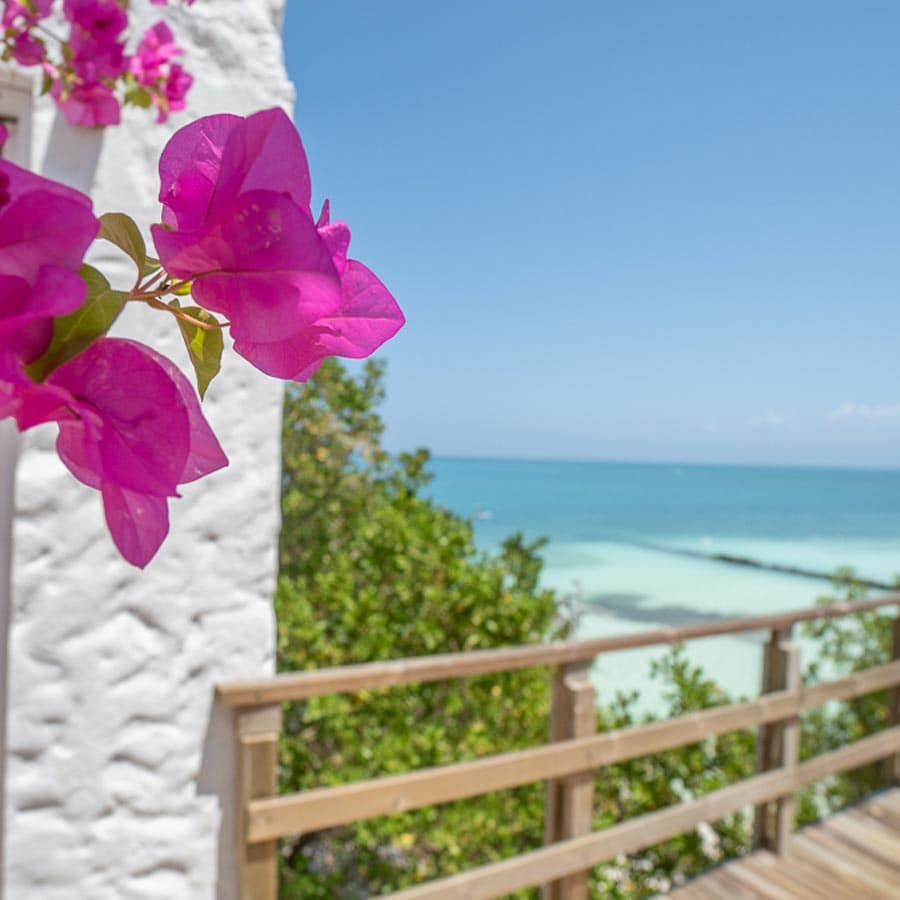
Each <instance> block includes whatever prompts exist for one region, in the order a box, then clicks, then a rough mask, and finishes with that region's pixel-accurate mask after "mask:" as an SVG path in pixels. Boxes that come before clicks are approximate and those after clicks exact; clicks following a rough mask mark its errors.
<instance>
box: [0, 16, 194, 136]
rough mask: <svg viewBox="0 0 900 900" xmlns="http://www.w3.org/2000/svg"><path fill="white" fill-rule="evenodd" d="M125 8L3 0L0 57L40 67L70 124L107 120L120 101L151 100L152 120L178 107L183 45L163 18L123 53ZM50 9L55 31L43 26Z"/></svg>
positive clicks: (183, 88) (187, 81) (187, 79)
mask: <svg viewBox="0 0 900 900" xmlns="http://www.w3.org/2000/svg"><path fill="white" fill-rule="evenodd" d="M154 5H164V4H159V3H154ZM127 6H128V4H127V2H124V0H63V2H62V4H61V5H59V4H56V5H55V4H54V2H53V0H3V15H2V25H3V29H4V32H3V39H4V50H3V57H4V59H13V60H15V61H16V62H17V63H19V64H20V65H22V66H40V67H41V68H42V70H43V73H44V89H45V91H47V92H49V94H50V96H51V97H52V98H53V99H54V100H55V101H56V103H57V105H58V106H59V108H60V109H61V110H62V111H63V113H64V114H65V116H66V119H67V121H68V122H69V124H71V125H81V126H84V127H98V126H105V125H115V124H117V123H118V121H119V116H120V109H121V105H122V103H131V104H134V105H137V106H144V107H151V106H152V107H154V108H155V109H156V111H157V121H165V119H166V118H167V117H168V115H169V113H170V112H173V111H176V110H180V109H184V105H185V97H186V95H187V92H188V90H189V89H190V86H191V83H192V81H193V78H192V76H191V75H190V74H189V73H188V72H186V71H185V69H184V68H183V67H182V66H181V64H180V63H179V62H176V61H175V59H176V57H178V56H180V55H181V54H182V53H183V50H182V48H180V47H179V46H178V45H177V44H176V42H175V37H174V35H173V34H172V31H171V29H170V28H169V26H168V25H167V24H166V23H165V22H157V23H156V24H155V25H153V26H152V27H151V28H149V29H147V30H146V31H145V32H144V34H143V35H142V36H141V37H140V39H139V41H138V43H137V45H136V47H135V50H134V52H133V53H130V54H129V53H128V52H127V44H126V36H127V29H128V21H129V20H128V12H127ZM56 13H58V14H60V15H61V16H62V17H63V18H64V19H65V21H66V23H67V25H68V34H66V35H65V36H62V37H59V36H57V35H56V33H55V31H54V30H53V29H52V28H51V26H50V25H49V24H48V22H49V21H51V16H54V14H56ZM52 21H54V23H55V18H54V19H53V20H52Z"/></svg>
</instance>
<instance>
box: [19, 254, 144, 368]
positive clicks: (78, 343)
mask: <svg viewBox="0 0 900 900" xmlns="http://www.w3.org/2000/svg"><path fill="white" fill-rule="evenodd" d="M79 275H81V277H82V279H83V280H84V281H85V283H86V284H87V287H88V292H87V298H86V299H85V301H84V304H83V305H82V306H80V307H79V308H78V309H76V310H75V312H73V313H69V315H67V316H60V317H59V318H58V319H54V320H53V339H52V340H51V341H50V346H49V347H48V348H47V350H46V351H45V353H44V355H43V356H42V357H40V359H38V360H36V361H35V362H33V363H32V364H31V365H30V366H28V374H29V375H31V377H32V378H34V379H35V380H36V381H43V380H44V379H45V378H46V377H47V376H48V375H49V374H50V373H51V372H52V371H53V370H54V369H55V368H57V367H58V366H61V365H62V364H63V363H64V362H66V360H69V359H71V358H72V357H73V356H76V355H77V354H79V353H81V351H82V350H84V349H85V348H87V347H89V346H90V345H91V344H93V343H94V341H95V340H97V338H99V337H102V336H103V335H104V334H106V333H107V332H108V331H109V329H110V326H111V325H112V323H113V322H115V320H116V318H117V317H118V315H119V313H120V312H122V308H123V307H124V306H125V301H126V300H127V298H128V295H127V294H126V293H125V292H124V291H114V290H112V289H111V288H110V286H109V282H108V281H107V280H106V278H105V277H104V276H103V274H102V273H101V272H98V271H97V270H96V269H95V268H94V267H93V266H88V265H84V266H82V267H81V271H80V272H79Z"/></svg>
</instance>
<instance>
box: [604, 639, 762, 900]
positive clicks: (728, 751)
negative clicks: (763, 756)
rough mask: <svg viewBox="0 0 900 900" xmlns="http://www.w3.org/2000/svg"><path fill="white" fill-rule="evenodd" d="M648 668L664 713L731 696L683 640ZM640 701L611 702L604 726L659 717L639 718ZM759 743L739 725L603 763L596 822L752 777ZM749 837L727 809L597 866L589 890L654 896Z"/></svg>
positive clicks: (745, 842)
mask: <svg viewBox="0 0 900 900" xmlns="http://www.w3.org/2000/svg"><path fill="white" fill-rule="evenodd" d="M650 674H651V677H652V678H654V679H657V680H660V681H662V683H663V685H664V686H665V691H664V696H665V699H666V703H667V709H666V711H665V715H664V716H662V718H670V717H672V716H679V715H683V714H684V713H686V712H693V711H697V710H703V709H709V708H711V707H713V706H718V705H720V704H722V703H728V702H731V701H730V699H729V698H728V697H727V696H726V695H725V694H723V692H722V691H721V690H720V689H719V687H718V686H717V685H716V683H715V682H714V681H712V680H711V679H709V678H708V677H706V675H704V673H703V671H702V670H701V669H700V668H699V667H697V666H694V665H692V664H691V663H690V661H689V660H688V657H687V653H686V651H685V649H684V647H683V646H678V647H675V648H674V649H673V650H671V651H670V652H669V653H668V654H667V655H666V656H664V657H663V658H662V659H661V660H660V661H658V662H656V663H654V664H653V665H652V667H651V673H650ZM636 700H637V695H636V694H634V695H630V696H619V697H618V699H617V701H616V702H615V703H613V704H612V705H611V706H610V708H608V709H600V710H599V711H598V715H597V729H598V731H606V730H611V729H615V728H629V727H632V726H634V725H640V724H644V723H645V722H647V721H651V720H653V719H655V718H656V717H655V716H654V717H644V719H643V720H638V719H637V717H636V716H635V715H634V712H633V705H634V702H635V701H636ZM755 747H756V739H755V735H754V734H753V733H752V732H748V731H739V732H733V733H731V734H726V735H722V736H721V737H711V738H708V739H707V740H705V741H703V742H702V743H699V744H692V745H690V746H687V747H679V748H678V749H675V750H669V751H667V752H665V753H659V754H656V755H655V756H647V757H642V758H641V759H634V760H629V761H627V762H623V763H618V764H616V765H613V766H608V767H606V768H604V769H601V770H600V772H599V773H598V776H597V779H596V787H595V801H594V802H595V808H594V828H595V829H600V828H606V827H608V826H610V825H613V824H615V823H616V822H621V821H624V820H626V819H633V818H635V817H637V816H640V815H645V814H647V813H649V812H652V811H653V810H656V809H661V808H663V807H665V806H671V805H672V804H674V803H679V802H681V801H683V800H686V799H689V798H692V797H698V796H700V795H702V794H706V793H709V792H710V791H714V790H717V789H718V788H721V787H725V786H726V785H728V784H731V783H733V782H735V781H740V780H742V779H744V778H747V777H749V776H750V775H752V774H753V768H754V764H755V759H756V755H755ZM749 842H750V823H749V821H748V820H747V819H746V818H745V817H744V816H743V815H741V814H737V815H733V816H728V817H727V818H725V819H724V820H722V821H720V822H711V823H709V824H708V825H705V826H701V827H699V828H697V829H695V830H694V831H691V832H688V833H687V834H685V835H681V836H679V837H676V838H673V839H672V840H669V841H666V842H664V843H662V844H657V845H656V846H654V847H650V848H649V849H647V850H645V851H643V852H642V853H639V854H636V855H634V856H632V857H629V858H627V859H621V860H617V861H615V862H613V863H608V864H605V865H601V866H598V867H596V868H595V869H594V872H593V874H592V877H591V895H592V897H594V898H597V900H599V898H620V897H621V898H626V897H627V898H636V897H652V896H655V895H656V894H657V893H659V892H660V891H665V890H667V889H668V888H669V887H671V886H672V885H675V884H680V883H683V882H684V881H686V880H687V879H689V878H693V877H694V876H695V875H698V874H700V873H701V872H703V871H704V870H705V869H707V868H709V866H711V865H713V864H715V863H717V862H719V861H720V860H723V859H727V858H729V857H731V856H736V855H737V854H738V853H740V852H742V851H743V850H745V849H746V848H747V847H748V846H749Z"/></svg>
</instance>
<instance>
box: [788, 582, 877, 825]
mask: <svg viewBox="0 0 900 900" xmlns="http://www.w3.org/2000/svg"><path fill="white" fill-rule="evenodd" d="M834 582H835V587H836V589H837V590H838V592H839V594H838V596H836V597H819V598H818V599H817V600H816V603H817V605H828V604H830V603H836V602H851V601H854V600H861V599H863V597H865V595H866V589H865V587H863V586H862V585H860V584H859V583H858V582H857V581H856V580H855V573H854V571H853V570H852V569H840V570H839V571H838V572H837V573H836V574H835V576H834ZM892 621H893V616H891V615H888V614H886V612H884V611H877V610H876V611H873V612H868V613H862V614H860V615H856V616H841V617H839V618H834V619H820V620H818V621H816V622H809V623H807V624H806V625H805V626H804V633H805V634H806V635H807V636H808V637H811V638H813V639H815V640H816V641H817V642H818V643H819V648H820V649H819V655H818V658H817V659H816V660H813V661H812V662H810V663H809V665H808V666H807V667H806V671H805V672H804V681H805V682H806V683H813V682H816V681H821V680H823V679H824V678H829V679H830V678H840V677H842V676H844V675H849V674H850V673H852V672H858V671H860V670H862V669H869V668H872V666H879V665H883V664H884V663H886V662H887V661H888V660H889V659H890V658H891V622H892ZM886 724H887V694H886V692H885V691H877V692H875V693H874V694H867V695H866V696H864V697H858V698H856V699H854V700H849V701H847V702H846V703H829V704H826V705H825V706H822V707H819V708H818V709H814V710H810V711H809V712H808V713H806V714H805V715H804V716H803V718H802V734H801V742H800V755H801V758H802V759H808V758H809V757H811V756H818V755H819V754H820V753H825V752H827V751H828V750H834V749H836V748H838V747H840V746H842V745H844V744H847V743H850V742H852V741H857V740H859V739H860V738H862V737H865V736H866V735H869V734H873V733H875V732H876V731H880V730H881V729H882V728H884V727H885V725H886ZM882 786H883V767H882V766H881V764H880V763H873V764H872V765H868V766H864V767H862V768H861V769H858V770H857V771H855V772H848V773H845V774H842V775H839V776H836V777H834V778H830V779H828V780H827V781H826V782H824V783H822V784H819V785H814V786H812V787H811V788H809V789H808V790H805V791H803V792H801V794H800V798H799V802H798V808H797V814H798V819H799V821H800V823H801V824H805V823H807V822H813V821H816V820H817V819H819V818H821V816H822V815H823V814H825V813H827V812H829V811H831V810H835V809H840V808H841V807H843V806H847V805H848V804H850V803H855V802H856V801H858V800H861V799H862V798H863V797H865V796H866V795H867V794H870V793H871V792H872V791H874V790H877V789H878V788H880V787H882Z"/></svg>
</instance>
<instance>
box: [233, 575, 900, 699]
mask: <svg viewBox="0 0 900 900" xmlns="http://www.w3.org/2000/svg"><path fill="white" fill-rule="evenodd" d="M897 604H900V593H892V594H884V595H883V596H881V597H876V598H873V599H871V600H860V601H857V602H856V603H832V604H828V605H827V606H815V607H808V608H806V609H799V610H794V611H793V612H786V613H777V614H775V615H763V616H745V617H742V618H736V619H723V620H720V621H713V622H700V623H698V624H696V625H684V626H681V627H678V628H657V629H654V630H652V631H644V632H637V633H635V634H628V635H620V636H618V637H608V638H595V639H593V640H587V641H557V642H554V643H549V644H535V645H529V646H524V647H504V648H500V649H497V650H472V651H469V652H467V653H443V654H437V655H434V656H417V657H411V658H409V659H398V660H391V661H386V662H374V663H359V664H357V665H352V666H338V667H334V668H329V669H311V670H309V671H305V672H291V673H287V674H283V675H275V676H273V677H270V678H255V679H249V680H245V681H230V682H225V683H224V684H220V685H218V687H217V688H216V691H217V694H218V697H219V699H220V701H221V702H222V703H224V704H225V705H226V706H233V707H249V706H265V705H267V704H270V703H281V702H283V701H286V700H305V699H308V698H310V697H318V696H321V695H323V694H338V693H346V692H348V691H360V690H369V689H373V688H386V687H399V686H400V685H404V684H415V683H421V682H426V681H442V680H446V679H450V678H461V677H471V676H473V675H485V674H488V673H490V672H507V671H513V670H515V669H525V668H528V667H530V666H546V665H556V664H560V663H572V662H579V661H582V660H590V659H593V657H595V656H597V655H598V654H600V653H610V652H613V651H616V650H629V649H633V648H635V647H652V646H654V645H657V644H678V643H681V642H682V641H687V640H692V639H694V638H704V637H715V636H718V635H723V634H738V633H742V632H747V631H761V630H763V629H773V630H778V629H787V628H790V626H792V625H794V624H796V623H797V622H809V621H813V620H816V619H832V618H836V617H838V616H846V615H850V614H852V613H861V612H869V611H871V610H874V609H878V608H879V607H882V606H891V605H897Z"/></svg>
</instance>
